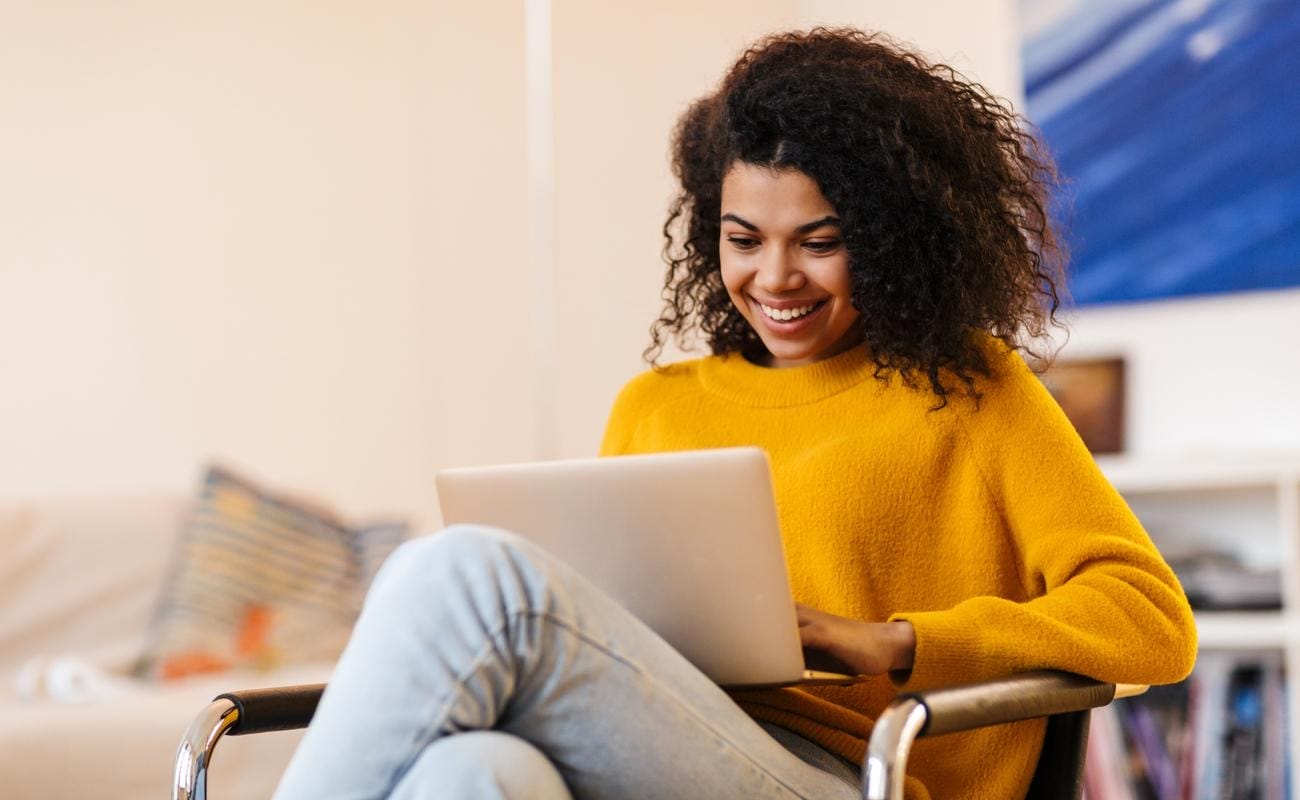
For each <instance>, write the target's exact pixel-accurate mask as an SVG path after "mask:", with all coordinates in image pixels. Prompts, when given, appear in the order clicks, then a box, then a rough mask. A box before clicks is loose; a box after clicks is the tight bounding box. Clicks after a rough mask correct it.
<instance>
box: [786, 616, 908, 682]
mask: <svg viewBox="0 0 1300 800" xmlns="http://www.w3.org/2000/svg"><path fill="white" fill-rule="evenodd" d="M795 612H796V614H797V616H798V619H799V638H800V640H802V642H803V646H804V647H808V648H811V649H814V650H824V651H826V652H827V653H829V654H830V655H831V656H832V657H834V658H836V659H838V660H840V661H843V662H844V663H845V664H846V665H848V666H849V667H850V668H851V669H852V670H853V671H854V672H857V673H859V674H861V675H879V674H881V673H884V672H891V671H894V670H909V669H911V668H912V661H913V659H914V658H915V656H916V632H915V631H914V630H912V623H910V622H862V621H860V620H856V619H849V618H848V617H838V616H836V615H834V614H829V613H827V612H825V611H819V610H818V609H815V608H809V607H808V606H805V605H802V604H799V603H796V604H795Z"/></svg>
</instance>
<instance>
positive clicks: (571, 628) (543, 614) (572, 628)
mask: <svg viewBox="0 0 1300 800" xmlns="http://www.w3.org/2000/svg"><path fill="white" fill-rule="evenodd" d="M516 613H519V614H521V615H527V616H532V617H539V618H542V619H545V620H547V621H549V622H551V623H553V624H554V625H556V626H558V627H561V628H564V629H565V630H567V631H568V632H569V633H571V634H572V635H573V636H574V637H576V638H577V639H579V640H580V641H582V642H585V643H586V644H588V645H590V646H591V647H593V648H595V649H596V650H599V651H600V652H602V653H604V654H605V655H607V656H609V657H610V658H611V659H613V660H615V661H617V662H619V663H621V664H623V665H624V666H626V667H628V668H629V669H631V670H632V671H633V672H636V673H637V674H638V675H640V676H642V677H644V678H646V679H647V680H650V681H652V682H654V683H655V684H656V685H657V686H659V687H660V688H661V689H662V690H663V691H664V693H665V694H666V695H667V696H669V697H671V698H672V700H673V702H674V703H675V704H676V705H677V706H678V708H679V709H680V710H682V711H684V712H685V713H686V715H687V716H689V717H691V718H692V719H694V720H695V721H696V723H697V724H698V725H700V726H701V727H702V728H704V729H705V730H707V731H709V733H711V734H712V735H713V736H714V737H715V738H717V739H718V740H719V741H721V742H723V743H724V744H725V745H726V746H727V747H729V748H730V749H731V750H732V752H734V753H736V754H737V755H739V756H741V757H742V758H744V760H745V761H746V762H747V763H748V764H750V766H751V767H752V768H753V769H755V770H756V771H758V772H759V773H760V774H762V775H763V776H765V777H766V778H767V779H768V780H770V781H772V782H773V783H775V784H776V785H777V786H780V787H781V788H782V789H785V790H786V791H787V792H789V793H790V794H792V795H794V796H795V797H800V798H802V797H803V795H802V794H800V793H799V792H798V791H796V790H795V789H794V787H793V786H790V785H789V784H787V783H786V782H785V781H783V780H781V778H779V777H778V776H777V775H775V774H773V773H772V772H771V771H770V770H768V769H767V768H766V767H764V766H763V764H762V763H761V762H759V761H758V760H756V759H755V758H754V757H753V756H751V755H750V754H749V753H747V752H745V750H744V749H743V748H741V747H740V745H738V744H737V743H736V742H734V741H732V739H731V737H729V736H726V735H725V734H724V733H723V732H722V731H720V730H719V729H717V728H716V727H714V726H713V725H710V724H709V721H708V720H707V719H706V718H705V717H703V716H701V715H700V714H699V713H698V712H697V711H696V710H695V709H694V708H692V707H691V706H690V704H688V703H685V702H682V700H681V699H680V698H679V697H678V696H677V694H676V693H675V692H673V691H672V690H671V687H669V686H668V685H667V684H665V683H663V682H662V681H660V680H659V679H658V678H656V677H655V676H654V675H653V674H652V673H650V672H649V671H648V670H646V669H645V668H644V667H642V666H641V665H640V664H639V663H637V662H636V661H634V660H631V659H629V658H627V657H626V656H624V655H622V654H621V653H618V652H615V651H613V650H611V649H610V648H608V647H606V646H605V645H604V644H602V643H601V642H598V641H596V640H595V639H593V638H591V636H589V635H588V634H586V633H585V632H583V631H582V630H580V629H579V628H578V627H577V626H576V625H574V624H573V623H570V622H568V621H567V620H563V619H560V618H559V617H557V616H555V615H554V614H552V613H550V612H547V611H529V610H524V611H523V612H516ZM742 713H743V710H742ZM764 733H765V734H766V731H764ZM778 744H779V743H778ZM800 761H801V762H802V759H800ZM804 763H806V762H804ZM807 766H809V767H811V768H812V769H817V767H813V766H812V765H811V764H807ZM832 777H834V776H832Z"/></svg>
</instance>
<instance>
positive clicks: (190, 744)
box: [172, 672, 1146, 800]
mask: <svg viewBox="0 0 1300 800" xmlns="http://www.w3.org/2000/svg"><path fill="white" fill-rule="evenodd" d="M324 688H325V686H324V684H312V685H307V686H285V687H280V688H275V689H253V690H248V691H241V692H229V693H227V694H222V695H219V696H218V697H217V698H216V699H215V700H213V701H212V703H211V704H209V705H208V706H207V707H206V708H205V709H203V711H202V712H201V713H200V714H199V716H198V717H197V718H196V719H195V720H194V722H193V723H192V724H191V725H190V728H189V730H188V731H187V732H186V734H185V738H184V739H182V741H181V744H180V748H179V749H178V750H177V753H176V767H175V780H174V782H173V788H172V800H207V775H208V770H209V768H210V767H211V764H212V753H213V750H214V748H215V747H216V746H217V742H218V741H220V739H221V737H222V736H223V735H230V736H244V735H249V734H254V733H264V732H268V731H281V730H292V729H295V728H305V727H306V726H307V724H308V723H309V722H311V718H312V715H313V714H314V713H315V711H316V704H317V703H318V702H319V701H320V697H321V692H322V691H323V690H324ZM1144 691H1146V687H1145V686H1133V685H1127V684H1113V683H1102V682H1099V681H1094V680H1091V679H1088V678H1083V677H1080V676H1078V675H1071V674H1069V673H1064V672H1027V673H1023V674H1019V675H1013V676H1011V677H1009V678H1004V679H1000V680H993V681H985V682H981V683H972V684H966V685H963V686H952V687H945V688H941V689H933V690H930V691H925V692H913V693H908V694H903V695H899V696H898V697H897V698H895V699H894V700H893V702H892V703H890V705H889V706H888V707H887V708H886V709H885V711H884V712H883V713H882V714H881V715H880V718H879V719H878V720H877V721H876V726H875V729H874V730H873V732H872V734H871V741H870V742H869V743H868V745H867V757H866V763H865V764H864V765H863V773H862V792H863V797H864V798H866V800H891V799H894V798H902V796H903V774H904V772H905V771H906V769H907V756H908V753H909V751H910V750H911V747H912V743H913V742H914V741H915V740H916V739H918V738H920V737H923V736H941V735H943V734H945V733H955V732H958V731H965V730H970V729H972V728H981V727H985V726H989V725H1001V724H1004V723H1008V722H1018V721H1020V720H1025V719H1033V718H1036V717H1047V718H1048V721H1047V733H1046V738H1045V739H1044V741H1043V749H1042V753H1041V755H1040V756H1039V759H1038V765H1037V767H1036V768H1035V770H1034V777H1033V781H1032V783H1031V784H1030V788H1029V794H1028V795H1027V796H1026V797H1027V798H1028V799H1029V800H1062V799H1063V798H1074V799H1075V800H1077V799H1078V798H1079V797H1080V796H1081V794H1082V790H1083V762H1084V756H1085V754H1086V751H1087V742H1088V715H1089V712H1090V710H1091V709H1093V708H1097V707H1099V706H1104V705H1106V704H1108V703H1110V702H1111V700H1113V699H1115V698H1117V697H1129V696H1132V695H1136V694H1141V693H1142V692H1144Z"/></svg>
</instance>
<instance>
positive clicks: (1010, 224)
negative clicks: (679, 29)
mask: <svg viewBox="0 0 1300 800" xmlns="http://www.w3.org/2000/svg"><path fill="white" fill-rule="evenodd" d="M1016 122H1017V121H1016V118H1015V117H1014V115H1013V114H1012V113H1011V112H1009V111H1008V110H1006V109H1005V108H1004V107H1002V106H1001V105H999V104H998V103H997V102H996V101H995V100H993V99H992V98H990V97H989V96H988V95H987V93H985V92H984V90H983V89H981V88H980V87H978V86H976V85H973V84H969V83H966V82H964V81H962V80H961V79H960V78H958V77H957V76H956V75H954V74H953V73H952V72H951V71H950V70H947V69H946V68H943V67H932V66H929V65H927V64H926V63H925V62H924V61H923V60H921V59H920V58H919V57H917V56H915V55H913V54H910V53H907V52H905V51H903V50H900V49H899V48H897V47H896V46H895V45H893V44H891V43H889V42H888V41H886V40H884V39H881V38H880V37H874V36H870V35H867V34H864V33H862V32H858V31H852V30H820V29H819V30H816V31H813V32H811V33H806V34H805V33H791V34H784V35H778V36H773V37H770V38H768V39H766V40H764V41H762V42H760V43H758V44H757V45H755V46H754V47H753V48H751V49H750V50H749V51H747V52H746V53H745V54H744V55H743V56H742V57H741V58H740V60H739V61H738V62H737V63H736V64H735V65H734V66H733V67H732V68H731V70H730V71H729V72H728V74H727V75H726V77H725V78H724V80H723V82H722V84H721V85H720V87H719V88H718V90H717V91H716V92H715V93H713V94H711V95H709V96H708V97H705V98H704V99H702V100H700V101H698V102H697V103H696V104H695V105H693V106H692V107H691V108H690V110H689V111H688V112H687V113H686V114H685V115H684V117H683V119H682V121H681V122H680V124H679V126H678V129H677V132H676V136H675V139H674V150H673V153H674V166H675V170H676V173H677V176H678V178H679V180H680V182H681V187H682V193H681V195H680V197H679V198H678V200H677V201H676V203H675V204H674V206H673V208H672V210H671V212H670V215H669V220H668V224H667V225H666V226H665V232H666V235H667V237H668V247H667V256H668V260H669V265H670V266H669V270H668V274H667V278H666V282H665V297H666V299H667V305H666V308H665V311H664V313H663V315H662V316H661V318H660V319H659V321H658V323H657V324H656V326H655V328H654V333H653V342H652V346H651V349H650V350H649V351H648V356H649V357H650V359H651V360H652V362H653V360H654V359H655V357H656V356H657V354H658V352H659V350H660V348H661V346H662V345H663V343H664V342H665V340H666V339H667V338H668V337H669V336H674V335H679V336H683V337H686V338H691V337H697V338H702V339H703V340H704V341H706V342H707V343H708V345H709V347H710V349H711V350H712V352H713V355H712V356H710V357H708V358H703V359H697V360H693V361H687V362H683V363H679V364H674V365H671V366H667V367H656V368H655V369H653V370H651V371H649V372H647V373H645V374H643V375H641V376H640V377H638V378H636V379H634V380H633V381H632V382H631V383H629V384H628V386H627V387H626V388H625V389H624V390H623V392H622V393H621V394H620V396H619V399H618V400H617V402H616V404H615V407H614V410H613V413H612V414H611V417H610V420H609V424H608V427H607V431H606V435H605V440H604V444H603V446H602V452H603V453H604V454H606V455H616V454H621V453H636V452H651V451H658V450H673V449H685V448H705V447H721V446H731V445H758V446H761V447H763V448H764V449H766V450H767V452H768V454H769V456H770V457H771V462H772V468H773V481H774V486H775V489H776V493H777V502H778V507H779V510H780V515H781V523H782V530H783V535H784V537H785V539H786V549H787V554H788V558H789V560H790V564H789V566H790V572H791V579H792V587H793V590H794V594H795V598H796V600H797V601H798V602H799V603H800V606H799V619H800V630H801V635H802V638H803V641H804V644H805V646H807V647H811V648H815V649H821V650H824V651H827V652H829V653H830V654H831V655H832V656H834V657H836V658H838V659H839V660H840V661H842V662H844V663H846V664H848V665H849V666H850V667H852V668H853V669H854V670H856V671H858V672H860V673H862V674H864V675H870V676H874V677H873V678H872V679H871V680H869V681H867V682H865V683H862V684H858V685H856V686H851V687H819V688H816V689H813V688H809V689H783V690H771V691H749V692H740V693H736V694H734V695H728V694H727V693H725V692H723V691H722V690H720V689H718V688H717V687H716V686H714V685H713V684H712V683H711V682H709V680H708V679H707V678H705V677H704V676H703V675H702V674H700V673H699V672H698V671H697V670H695V668H694V667H693V666H691V665H690V664H689V663H688V662H686V661H685V660H684V659H683V658H682V657H681V656H680V655H678V654H677V653H676V652H674V651H673V650H672V649H671V648H669V647H668V646H667V645H666V644H665V643H664V642H663V641H662V640H660V639H659V638H658V637H657V636H655V635H654V634H653V633H652V632H651V631H649V630H648V629H646V628H645V626H644V625H642V624H641V623H639V622H638V621H637V620H635V619H634V618H632V617H631V616H630V615H628V614H627V613H626V612H625V611H623V610H622V609H621V608H619V607H618V606H617V605H616V604H614V603H613V602H612V601H610V600H609V599H608V598H607V597H605V596H603V595H602V594H601V593H600V592H599V591H597V590H595V589H594V588H593V587H591V586H590V585H589V584H587V583H586V581H584V580H583V579H581V578H580V577H579V576H577V575H575V574H573V573H572V572H570V571H569V570H568V569H566V568H565V567H564V566H563V565H561V564H559V563H557V562H555V561H554V560H553V559H551V558H549V557H548V556H547V555H546V554H544V553H542V552H539V551H538V550H536V549H535V548H533V547H532V546H530V545H528V544H527V543H525V542H523V541H521V540H519V539H517V538H516V537H513V536H512V535H510V534H508V533H504V532H500V531H490V530H484V529H476V528H457V529H453V530H450V531H447V532H443V533H440V534H438V535H436V536H433V537H429V538H427V539H426V540H422V541H420V542H418V543H414V544H411V545H408V546H406V547H404V548H403V549H402V550H401V551H400V552H399V554H397V555H395V556H394V557H393V559H391V561H390V563H389V564H388V565H386V567H385V568H384V570H383V572H382V573H381V575H380V577H379V578H377V580H376V583H375V586H374V588H373V589H372V591H371V594H370V596H369V598H368V600H367V604H366V608H365V611H364V612H363V614H362V617H361V619H360V621H359V622H358V625H357V628H356V630H355V632H354V634H353V638H352V641H351V642H350V644H349V645H348V649H347V651H346V652H345V653H344V655H343V658H342V659H341V660H340V663H339V666H338V669H337V672H336V673H335V676H334V679H333V681H332V682H331V684H330V687H329V689H328V691H327V692H326V694H325V697H324V699H323V701H322V704H321V707H320V710H319V711H318V713H317V718H316V720H315V721H314V722H313V724H312V727H311V729H310V730H309V731H308V734H307V736H306V738H305V739H304V742H303V744H302V746H301V748H300V750H299V752H298V754H297V755H296V756H295V758H294V761H293V763H292V764H291V766H290V769H289V771H288V773H287V774H286V777H285V779H284V782H283V784H282V785H281V787H280V790H279V793H278V794H277V796H278V797H281V798H297V797H314V796H330V797H334V796H339V797H384V796H391V797H401V798H407V797H423V796H435V795H436V796H452V797H460V796H474V797H493V796H502V797H569V796H574V797H665V798H667V797H747V798H748V797H782V798H785V797H809V798H811V797H816V798H850V797H856V796H859V789H858V787H857V769H858V764H860V763H861V760H862V756H863V751H864V747H865V740H866V739H867V738H868V736H869V735H870V729H871V724H872V719H873V718H874V716H875V715H876V714H878V713H879V711H880V710H881V709H882V708H883V707H884V705H885V704H886V703H887V702H888V701H889V699H890V698H891V697H892V696H893V695H894V694H895V693H896V692H897V691H898V690H899V689H900V688H905V689H919V688H925V687H930V686H936V685H942V684H948V683H957V682H964V681H971V680H979V679H984V678H993V677H999V676H1004V675H1007V674H1010V673H1012V672H1017V671H1023V670H1028V669H1039V668H1057V669H1064V670H1069V671H1072V672H1078V673H1082V674H1085V675H1089V676H1092V677H1096V678H1099V679H1103V680H1109V681H1117V682H1131V683H1164V682H1172V681H1177V680H1180V679H1181V678H1183V677H1184V676H1185V675H1186V674H1187V673H1188V672H1189V671H1190V669H1191V664H1192V661H1193V659H1194V655H1195V636H1194V628H1193V625H1192V618H1191V612H1190V610H1189V608H1188V606H1187V603H1186V600H1185V598H1184V596H1183V593H1182V591H1181V588H1180V587H1179V585H1178V583H1177V580H1176V579H1175V578H1174V576H1173V574H1172V573H1171V572H1170V570H1169V569H1168V567H1167V566H1166V565H1165V563H1164V562H1163V560H1162V559H1161V558H1160V556H1159V554H1158V553H1157V552H1156V550H1155V548H1154V547H1153V546H1152V544H1151V542H1150V540H1149V539H1148V537H1147V536H1146V534H1145V533H1144V532H1143V530H1142V528H1141V526H1140V525H1139V524H1138V522H1137V520H1136V519H1135V518H1134V517H1133V516H1132V514H1131V513H1130V512H1129V510H1128V509H1127V507H1126V506H1125V504H1124V502H1123V501H1122V499H1121V498H1120V497H1119V496H1118V494H1117V493H1116V492H1115V491H1114V490H1113V489H1112V488H1111V487H1110V486H1109V484H1107V482H1106V481H1105V479H1104V478H1103V477H1102V476H1101V474H1100V473H1099V472H1098V470H1097V468H1096V466H1095V464H1094V463H1093V462H1092V460H1091V458H1090V457H1089V455H1088V453H1087V451H1086V450H1085V449H1084V447H1083V445H1082V444H1081V442H1080V441H1079V439H1078V437H1077V436H1076V435H1075V433H1074V431H1073V429H1072V428H1071V427H1070V425H1069V423H1068V422H1067V421H1066V419H1065V418H1064V416H1063V415H1062V414H1061V412H1060V410H1059V409H1058V408H1057V407H1056V406H1055V404H1054V403H1053V402H1052V401H1051V400H1050V398H1049V397H1048V395H1047V394H1046V392H1045V391H1044V390H1043V388H1042V387H1041V385H1040V384H1039V383H1038V382H1037V381H1036V379H1035V378H1034V377H1033V376H1032V374H1031V373H1030V371H1029V370H1028V368H1027V367H1026V366H1025V362H1024V361H1023V360H1022V358H1021V356H1020V355H1019V351H1020V350H1021V349H1025V348H1027V347H1028V346H1029V344H1032V342H1034V341H1035V340H1038V339H1041V338H1042V337H1043V336H1044V333H1045V329H1046V326H1047V324H1048V322H1049V321H1050V320H1051V318H1052V312H1054V311H1055V309H1056V306H1057V286H1058V285H1059V281H1060V269H1059V264H1060V261H1061V255H1060V252H1059V249H1058V248H1057V246H1056V239H1055V236H1054V233H1053V231H1052V229H1051V226H1050V224H1049V220H1048V215H1047V212H1046V210H1045V203H1046V197H1047V192H1048V190H1049V189H1050V186H1051V183H1052V172H1051V168H1050V165H1049V164H1048V163H1047V162H1046V161H1045V160H1044V159H1043V157H1042V156H1040V155H1039V154H1038V151H1037V149H1036V148H1035V146H1034V142H1033V140H1032V138H1031V137H1030V136H1029V135H1028V134H1026V133H1024V132H1022V131H1021V130H1020V129H1019V128H1018V127H1017V124H1016ZM1042 733H1043V723H1042V722H1041V721H1029V722H1024V723H1018V724H1015V725H1008V726H1001V727H997V728H992V729H985V730H980V731H974V732H970V733H964V734H959V735H952V736H948V737H944V738H943V739H941V740H933V741H924V742H922V743H920V744H919V745H918V747H917V748H916V750H915V753H914V756H913V759H912V761H911V764H912V768H913V775H912V777H911V778H909V784H908V792H909V796H910V797H917V798H921V797H931V796H933V797H943V798H948V797H961V798H972V797H989V798H1012V797H1019V796H1023V794H1024V792H1025V790H1026V788H1027V787H1028V784H1029V778H1030V776H1031V774H1032V772H1033V767H1034V763H1035V759H1036V757H1037V752H1038V748H1039V747H1040V745H1041V741H1042Z"/></svg>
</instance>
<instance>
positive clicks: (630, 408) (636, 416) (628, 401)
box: [600, 373, 654, 456]
mask: <svg viewBox="0 0 1300 800" xmlns="http://www.w3.org/2000/svg"><path fill="white" fill-rule="evenodd" d="M653 377H654V376H653V373H644V374H642V375H638V376H637V377H635V378H633V379H632V380H630V381H628V383H627V384H626V385H625V386H624V387H623V388H622V390H621V391H619V393H618V397H616V398H614V406H613V408H611V409H610V412H609V419H608V420H606V422H605V435H604V437H602V439H601V441H600V455H602V456H618V455H624V454H626V453H628V452H629V448H630V447H631V445H632V437H633V436H634V435H635V434H636V429H637V424H638V423H639V422H640V420H641V419H642V418H643V417H644V415H645V413H646V404H647V394H648V393H647V391H646V386H647V383H648V382H649V381H651V380H653Z"/></svg>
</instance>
